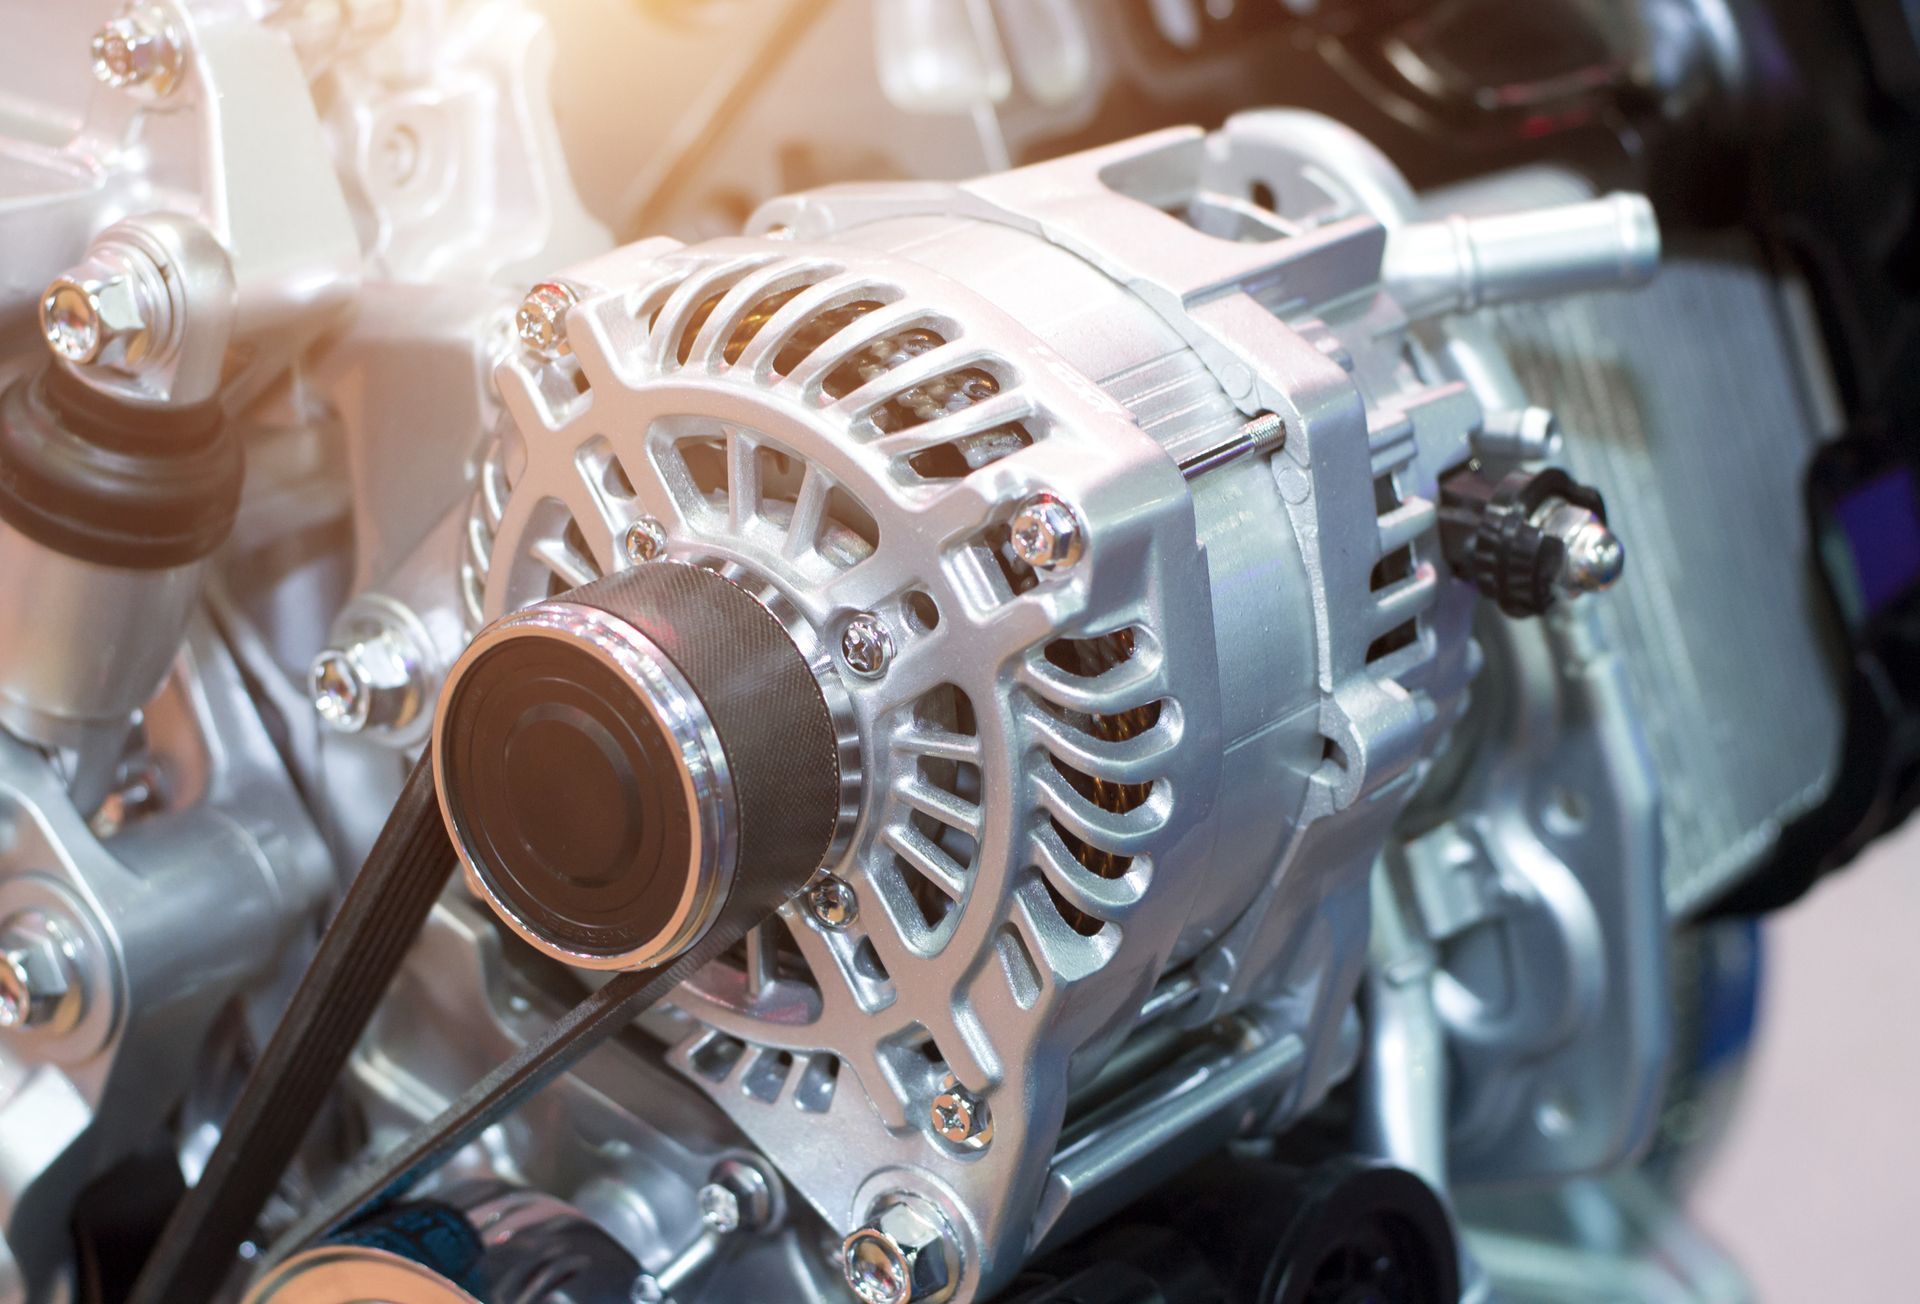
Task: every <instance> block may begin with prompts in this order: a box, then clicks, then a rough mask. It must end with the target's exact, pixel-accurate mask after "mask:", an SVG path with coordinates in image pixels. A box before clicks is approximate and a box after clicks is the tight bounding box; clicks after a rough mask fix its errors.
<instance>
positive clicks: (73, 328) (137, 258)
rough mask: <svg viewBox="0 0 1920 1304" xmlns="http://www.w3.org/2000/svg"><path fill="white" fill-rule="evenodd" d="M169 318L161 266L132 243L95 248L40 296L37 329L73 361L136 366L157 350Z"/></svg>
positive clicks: (128, 368)
mask: <svg viewBox="0 0 1920 1304" xmlns="http://www.w3.org/2000/svg"><path fill="white" fill-rule="evenodd" d="M170 320H171V312H170V306H169V304H168V303H167V299H166V291H165V288H164V281H163V279H162V275H161V271H160V269H159V268H158V267H157V266H154V265H153V260H152V259H151V258H150V257H148V255H147V254H146V253H145V252H144V251H143V250H139V249H136V248H133V247H132V246H131V245H121V244H104V245H101V246H99V247H97V248H95V249H93V250H92V251H91V252H89V253H88V255H87V258H86V261H84V262H82V263H81V264H80V265H79V266H78V267H75V268H73V269H72V270H70V271H68V272H66V273H65V274H64V275H62V276H59V277H57V278H55V279H54V281H53V283H52V284H50V285H48V286H47V289H46V292H45V293H44V294H42V295H41V296H40V333H41V334H42V335H43V336H44V337H45V338H46V341H47V346H48V347H49V348H51V349H52V350H53V351H54V352H55V353H57V354H59V355H60V356H61V357H62V358H65V359H66V360H67V361H68V362H70V363H73V364H74V365H75V366H82V367H84V366H101V367H115V368H118V369H120V370H123V371H137V370H139V369H141V368H142V367H143V366H145V365H146V364H148V363H150V362H151V361H153V360H154V359H155V357H156V356H157V355H158V354H159V353H160V352H161V348H162V345H163V344H164V343H165V342H166V340H167V337H168V326H169V324H170Z"/></svg>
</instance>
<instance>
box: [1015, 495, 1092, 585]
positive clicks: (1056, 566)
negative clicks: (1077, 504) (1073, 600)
mask: <svg viewBox="0 0 1920 1304" xmlns="http://www.w3.org/2000/svg"><path fill="white" fill-rule="evenodd" d="M1008 530H1009V535H1010V542H1011V543H1012V545H1013V555H1014V556H1016V557H1018V558H1019V559H1020V560H1021V561H1023V562H1025V563H1027V565H1029V566H1031V567H1033V568H1034V569H1035V570H1037V571H1055V570H1062V569H1064V568H1066V567H1068V566H1071V565H1073V564H1074V563H1075V562H1077V561H1079V560H1080V558H1081V556H1082V555H1083V554H1084V553H1085V551H1086V539H1085V534H1086V532H1085V530H1084V529H1082V527H1081V525H1080V517H1079V515H1078V514H1077V513H1076V512H1075V511H1074V510H1073V508H1072V507H1070V506H1069V505H1068V504H1067V503H1065V502H1063V501H1062V500H1060V499H1059V498H1056V497H1054V496H1053V495H1052V494H1048V493H1040V494H1035V495H1034V496H1033V497H1031V498H1029V499H1027V500H1026V501H1025V502H1023V503H1021V504H1020V507H1019V509H1018V510H1017V511H1015V512H1014V514H1013V520H1012V522H1011V523H1010V525H1009V527H1008Z"/></svg>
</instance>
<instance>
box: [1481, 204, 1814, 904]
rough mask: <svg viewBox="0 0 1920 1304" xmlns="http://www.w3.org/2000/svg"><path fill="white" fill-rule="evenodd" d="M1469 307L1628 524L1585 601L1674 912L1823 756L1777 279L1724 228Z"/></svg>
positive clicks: (1796, 418) (1785, 814)
mask: <svg viewBox="0 0 1920 1304" xmlns="http://www.w3.org/2000/svg"><path fill="white" fill-rule="evenodd" d="M1489 317H1490V320H1491V322H1492V324H1493V330H1494V333H1495V337H1496V338H1497V340H1498V341H1499V343H1500V344H1501V345H1502V346H1503V347H1504V348H1505V350H1506V352H1507V353H1508V354H1509V355H1510V356H1511V357H1512V359H1513V362H1514V368H1515V370H1516V372H1517V373H1518V374H1519V376H1520V378H1521V380H1522V382H1523V384H1524V385H1525V386H1526V388H1527V391H1528V392H1529V393H1530V394H1532V395H1534V396H1536V397H1537V398H1538V399H1539V400H1540V401H1542V402H1547V403H1550V404H1552V406H1553V407H1554V408H1555V410H1556V411H1557V413H1558V415H1559V417H1560V420H1561V423H1562V425H1563V426H1564V427H1565V428H1566V429H1567V431H1568V438H1567V463H1568V465H1569V466H1570V467H1571V468H1572V469H1573V470H1574V471H1575V472H1576V473H1577V474H1578V475H1579V477H1580V478H1581V479H1582V480H1584V481H1586V482H1588V483H1591V484H1595V485H1597V486H1599V487H1600V489H1601V490H1602V491H1603V492H1604V493H1605V494H1606V495H1607V506H1608V516H1609V520H1610V521H1611V522H1612V523H1613V524H1614V525H1615V526H1616V527H1617V528H1618V530H1619V532H1620V533H1621V535H1622V536H1623V537H1625V538H1627V539H1628V540H1630V541H1631V542H1630V546H1631V548H1632V549H1633V552H1634V557H1635V560H1634V563H1633V564H1632V567H1631V575H1630V577H1629V578H1628V579H1627V580H1626V581H1624V582H1623V583H1622V585H1621V586H1620V588H1619V589H1618V590H1616V592H1615V593H1614V594H1613V595H1612V596H1611V597H1610V598H1609V599H1608V600H1607V601H1605V602H1602V603H1601V604H1599V609H1600V611H1601V613H1602V619H1603V620H1604V621H1605V623H1606V625H1607V627H1608V629H1609V631H1610V634H1611V637H1612V639H1613V641H1614V642H1615V644H1616V645H1617V646H1618V648H1619V650H1620V655H1621V661H1622V665H1623V666H1624V668H1625V671H1626V675H1627V679H1628V683H1629V685H1630V691H1631V693H1632V701H1633V714H1634V715H1635V717H1636V718H1637V719H1638V721H1639V722H1640V727H1641V728H1642V730H1643V731H1644V733H1645V736H1646V740H1647V745H1648V747H1649V749H1650V751H1651V753H1652V757H1653V762H1654V766H1655V768H1656V771H1657V776H1658V781H1659V784H1660V787H1661V789H1662V791H1663V793H1664V800H1663V802H1662V806H1661V828H1662V832H1663V835H1664V837H1665V840H1666V846H1667V853H1666V894H1667V901H1668V904H1669V906H1670V907H1671V909H1672V910H1673V912H1674V913H1675V914H1679V915H1684V914H1686V913H1688V912H1689V911H1690V910H1692V909H1694V908H1695V907H1697V906H1699V905H1701V904H1703V903H1705V902H1706V901H1708V900H1709V899H1711V898H1712V897H1713V896H1714V895H1715V894H1717V893H1718V892H1720V891H1722V890H1724V889H1725V888H1727V887H1728V886H1729V885H1731V884H1732V883H1734V882H1736V881H1738V880H1739V878H1740V876H1741V875H1742V874H1743V873H1744V872H1745V871H1746V870H1747V869H1749V868H1751V867H1752V866H1753V865H1754V864H1755V863H1756V862H1757V861H1758V860H1759V859H1760V858H1761V857H1762V856H1764V855H1765V854H1766V853H1767V852H1768V851H1769V850H1770V849H1771V848H1772V846H1773V843H1774V841H1775V839H1776V838H1777V837H1778V834H1779V830H1780V826H1781V825H1783V824H1785V823H1787V822H1789V821H1791V820H1792V819H1793V818H1794V817H1795V816H1797V815H1799V814H1801V813H1802V812H1803V811H1805V810H1807V809H1808V808H1809V807H1811V806H1812V805H1814V804H1815V803H1817V802H1818V801H1820V800H1821V798H1822V797H1823V796H1824V795H1825V794H1826V792H1827V790H1828V788H1829V786H1830V785H1831V783H1832V781H1833V776H1834V774H1835V772H1836V770H1837V767H1838V765H1839V759H1840V758H1839V748H1840V736H1841V712H1842V702H1841V699H1840V691H1839V690H1840V684H1839V679H1838V677H1837V673H1836V663H1835V661H1834V660H1833V658H1832V656H1831V654H1830V651H1829V649H1828V648H1827V647H1825V646H1823V643H1822V630H1823V629H1824V628H1825V627H1826V621H1827V617H1826V614H1825V612H1824V610H1823V608H1822V605H1821V602H1822V599H1821V597H1820V589H1819V581H1818V579H1817V575H1816V569H1815V559H1814V557H1813V544H1812V540H1811V539H1810V538H1809V537H1808V527H1807V520H1806V512H1805V507H1804V504H1803V500H1802V498H1801V486H1802V482H1803V478H1804V473H1805V469H1806V466H1807V463H1808V461H1809V460H1810V459H1811V457H1812V455H1813V453H1814V450H1815V449H1816V448H1817V447H1818V445H1819V444H1820V443H1821V442H1822V440H1823V438H1824V437H1825V436H1826V435H1827V433H1829V432H1827V431H1825V430H1823V428H1822V424H1821V416H1820V409H1819V406H1818V402H1819V400H1818V397H1817V395H1816V394H1815V393H1813V392H1812V390H1813V387H1814V386H1817V385H1818V384H1820V383H1821V381H1820V379H1819V378H1818V376H1817V374H1810V372H1809V367H1810V366H1811V367H1814V368H1817V367H1819V366H1821V365H1823V364H1821V363H1820V362H1819V361H1818V360H1817V359H1815V360H1811V361H1810V360H1807V359H1804V358H1803V357H1802V356H1801V354H1800V352H1799V347H1798V345H1797V344H1796V342H1795V337H1794V332H1793V328H1792V326H1791V323H1790V320H1789V316H1788V308H1787V305H1786V302H1785V300H1784V297H1783V290H1782V289H1781V286H1780V284H1779V282H1777V281H1776V280H1775V279H1774V277H1773V275H1772V274H1771V273H1770V271H1769V270H1768V269H1767V267H1766V266H1765V265H1764V263H1763V262H1762V261H1761V260H1760V258H1759V256H1758V254H1757V252H1756V251H1755V250H1754V249H1753V248H1752V247H1751V245H1749V244H1748V243H1746V241H1745V240H1744V239H1742V238H1740V237H1727V238H1725V239H1721V240H1718V241H1711V242H1708V243H1706V244H1704V245H1699V246H1694V247H1689V248H1686V249H1683V250H1681V251H1679V253H1678V255H1677V256H1675V257H1673V258H1671V259H1670V260H1669V264H1668V267H1667V270H1666V271H1665V272H1663V273H1662V275H1661V277H1660V279H1659V280H1658V281H1657V282H1655V283H1654V284H1653V285H1652V286H1649V287H1648V288H1647V289H1645V290H1643V291H1641V292H1640V293H1638V294H1634V295H1621V296H1590V297H1581V298H1576V299H1572V300H1569V301H1567V302H1565V303H1562V304H1559V305H1556V306H1555V307H1553V308H1551V309H1546V308H1503V309H1499V310H1496V311H1494V312H1493V313H1491V314H1489ZM1705 339H1710V340H1712V341H1714V347H1713V348H1711V349H1700V348H1698V347H1697V345H1698V342H1699V341H1701V340H1705ZM1782 739H1792V740H1793V742H1792V745H1791V746H1782V745H1781V744H1780V740H1782Z"/></svg>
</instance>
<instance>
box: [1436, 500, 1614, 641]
mask: <svg viewBox="0 0 1920 1304" xmlns="http://www.w3.org/2000/svg"><path fill="white" fill-rule="evenodd" d="M1549 498H1558V499H1561V500H1562V501H1564V502H1568V503H1572V504H1573V505H1574V506H1576V507H1584V508H1586V509H1587V510H1588V511H1590V512H1592V513H1593V514H1594V515H1595V516H1597V517H1599V518H1600V519H1601V520H1602V521H1605V520H1606V519H1607V505H1606V502H1605V500H1604V499H1602V498H1601V496H1600V492H1599V490H1597V489H1590V488H1588V487H1587V486H1586V485H1583V484H1580V483H1578V482H1577V481H1575V480H1574V479H1573V478H1572V477H1571V476H1569V475H1568V474H1567V473H1566V472H1565V471H1562V470H1560V469H1559V468H1557V467H1548V468H1546V469H1545V470H1540V471H1513V472H1510V473H1509V474H1507V475H1506V476H1505V477H1503V478H1502V479H1500V480H1497V481H1495V480H1489V479H1487V478H1486V477H1485V476H1484V475H1482V474H1481V473H1480V468H1479V467H1478V466H1477V465H1475V464H1471V463H1470V464H1468V465H1467V466H1465V467H1463V468H1461V469H1460V470H1458V471H1455V472H1453V473H1452V474H1450V475H1447V476H1445V477H1443V478H1442V479H1441V481H1440V543H1441V547H1442V548H1443V549H1444V550H1445V552H1446V555H1447V564H1448V565H1449V566H1451V567H1452V568H1453V571H1454V573H1455V574H1456V575H1458V576H1459V577H1460V578H1461V579H1464V580H1466V581H1468V582H1469V583H1471V584H1472V585H1473V586H1474V587H1475V588H1477V589H1479V590H1480V592H1481V593H1482V594H1483V595H1484V596H1486V597H1487V598H1490V599H1491V600H1492V601H1493V602H1494V603H1495V604H1496V605H1497V606H1498V607H1499V608H1500V610H1501V611H1502V612H1504V613H1505V614H1506V615H1508V616H1512V617H1515V618H1516V619H1518V618H1524V617H1527V616H1539V615H1543V614H1545V613H1546V612H1547V611H1548V610H1549V609H1550V608H1551V607H1552V606H1553V605H1554V603H1555V601H1556V600H1557V599H1558V597H1559V592H1558V590H1557V588H1556V587H1555V586H1556V582H1557V580H1558V578H1559V575H1560V568H1561V566H1562V565H1563V563H1564V562H1565V559H1566V545H1565V544H1563V543H1561V542H1560V540H1558V539H1556V538H1554V537H1553V536H1552V535H1550V534H1547V533H1545V532H1544V531H1542V530H1541V529H1540V528H1539V527H1538V526H1536V525H1535V524H1534V523H1533V519H1532V518H1533V514H1534V512H1535V511H1536V510H1538V509H1539V507H1540V505H1541V504H1542V503H1545V502H1546V501H1547V500H1548V499H1549Z"/></svg>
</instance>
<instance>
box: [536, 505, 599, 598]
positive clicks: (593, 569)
mask: <svg viewBox="0 0 1920 1304" xmlns="http://www.w3.org/2000/svg"><path fill="white" fill-rule="evenodd" d="M556 553H557V555H554V556H549V557H548V558H547V569H548V571H549V572H550V573H549V575H548V577H547V594H546V595H547V596H548V597H549V598H557V597H559V596H560V595H561V594H562V593H565V592H567V591H568V590H569V589H575V588H578V587H580V586H581V585H582V584H590V583H592V582H593V581H594V580H597V579H599V578H600V564H599V563H598V562H596V561H595V560H594V559H593V549H592V548H591V547H590V546H589V545H588V543H587V536H586V535H585V534H583V533H582V532H581V530H580V522H579V521H576V520H574V519H573V518H572V517H571V516H569V517H568V518H567V528H566V529H565V530H564V531H563V532H562V533H561V535H560V542H559V544H558V547H557V549H556Z"/></svg>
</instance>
